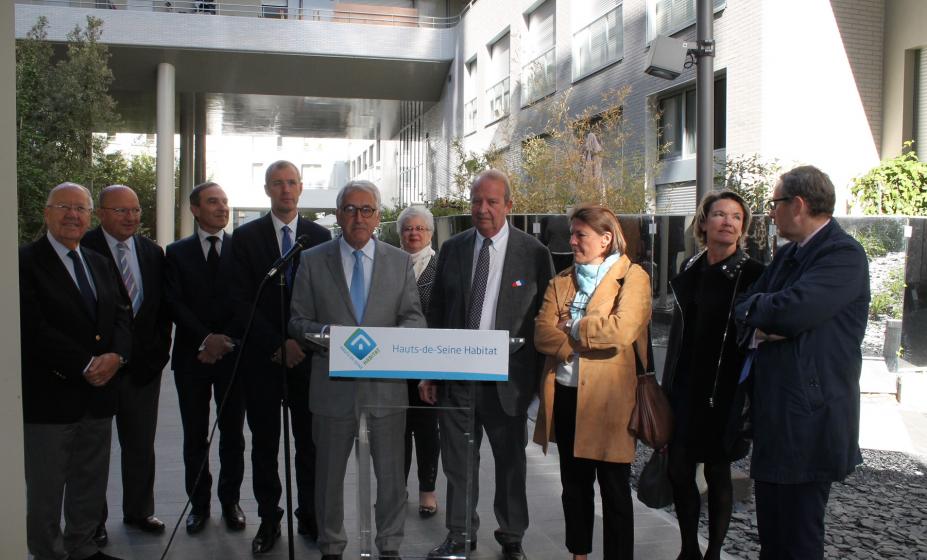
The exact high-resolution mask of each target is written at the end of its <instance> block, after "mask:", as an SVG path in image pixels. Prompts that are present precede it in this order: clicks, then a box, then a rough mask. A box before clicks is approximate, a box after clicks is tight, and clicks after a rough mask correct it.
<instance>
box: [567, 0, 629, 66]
mask: <svg viewBox="0 0 927 560" xmlns="http://www.w3.org/2000/svg"><path fill="white" fill-rule="evenodd" d="M595 3H603V2H595ZM595 3H594V2H589V3H585V2H579V3H577V4H575V5H574V15H576V16H579V15H580V14H579V13H578V12H582V11H588V6H590V5H593V4H595ZM604 3H605V4H607V5H608V4H611V5H615V4H616V3H617V2H616V1H615V0H611V1H606V2H604ZM593 17H594V16H593ZM576 21H579V22H587V21H589V19H588V18H583V19H578V18H577V19H576ZM623 25H624V23H623V19H622V5H621V4H618V5H617V6H615V7H613V8H611V9H609V10H608V11H607V12H605V13H604V14H601V15H600V16H599V17H596V18H595V19H593V20H592V23H589V24H588V25H585V27H583V28H581V29H580V30H579V31H577V32H576V33H574V34H573V81H576V80H578V79H580V78H583V77H585V76H588V75H589V74H592V73H593V72H595V71H596V70H600V69H602V68H604V67H606V66H608V65H609V64H612V63H613V62H617V61H619V60H621V57H622V56H624V31H623Z"/></svg>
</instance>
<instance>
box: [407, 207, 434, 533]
mask: <svg viewBox="0 0 927 560" xmlns="http://www.w3.org/2000/svg"><path fill="white" fill-rule="evenodd" d="M397 225H398V226H399V244H400V246H401V247H402V249H403V250H404V251H405V252H407V253H409V254H410V255H411V256H412V270H413V272H414V273H415V279H416V282H417V283H418V297H419V299H420V300H421V302H422V312H423V313H425V314H426V315H427V314H428V304H429V302H430V301H431V288H432V285H433V283H434V278H435V271H437V269H438V255H437V254H435V250H434V249H432V248H431V236H432V234H433V233H434V229H435V219H434V217H433V216H432V215H431V212H429V211H428V209H427V208H424V207H421V206H410V207H408V208H406V209H405V210H403V211H402V212H401V213H400V214H399V219H398V220H397ZM427 406H430V405H429V404H428V403H425V402H423V401H422V400H421V398H420V397H419V395H418V380H417V379H410V380H409V410H408V412H407V413H406V464H405V467H406V480H408V478H409V469H410V468H411V466H412V442H413V439H414V440H415V457H416V459H417V461H416V463H417V465H418V513H419V515H421V516H422V517H431V516H432V515H434V514H435V513H437V512H438V499H437V497H436V496H435V479H436V478H437V477H438V455H439V453H440V452H441V445H440V444H441V442H440V439H439V436H438V415H437V414H436V413H435V411H433V410H427V409H426V408H419V407H427Z"/></svg>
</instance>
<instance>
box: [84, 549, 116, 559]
mask: <svg viewBox="0 0 927 560" xmlns="http://www.w3.org/2000/svg"><path fill="white" fill-rule="evenodd" d="M84 560H122V558H117V557H115V556H110V555H109V554H104V553H103V551H102V550H98V551H97V553H96V554H93V555H91V556H88V557H86V558H84Z"/></svg>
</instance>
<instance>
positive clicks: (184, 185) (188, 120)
mask: <svg viewBox="0 0 927 560" xmlns="http://www.w3.org/2000/svg"><path fill="white" fill-rule="evenodd" d="M195 110H196V101H195V97H194V94H193V93H182V94H180V236H181V237H186V236H188V235H190V234H192V233H193V215H192V214H190V191H192V190H193V186H194V184H193V124H194V122H193V121H194V118H195Z"/></svg>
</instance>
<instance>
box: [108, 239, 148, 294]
mask: <svg viewBox="0 0 927 560" xmlns="http://www.w3.org/2000/svg"><path fill="white" fill-rule="evenodd" d="M100 231H102V232H103V237H104V238H105V239H106V244H107V245H109V251H110V253H112V254H113V260H115V261H116V270H118V271H119V278H120V279H122V268H120V267H119V249H118V248H117V247H116V244H117V243H119V240H118V239H116V238H115V237H113V236H112V235H110V234H108V233H106V230H105V229H103V228H100ZM123 243H125V244H126V259H128V261H129V270H131V271H132V276H133V277H134V278H135V285H136V286H138V301H139V302H143V301H145V286H144V285H143V283H142V269H141V268H139V266H138V252H137V251H136V250H135V236H131V235H130V236H129V237H128V238H127V239H126V240H125V241H123Z"/></svg>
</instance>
